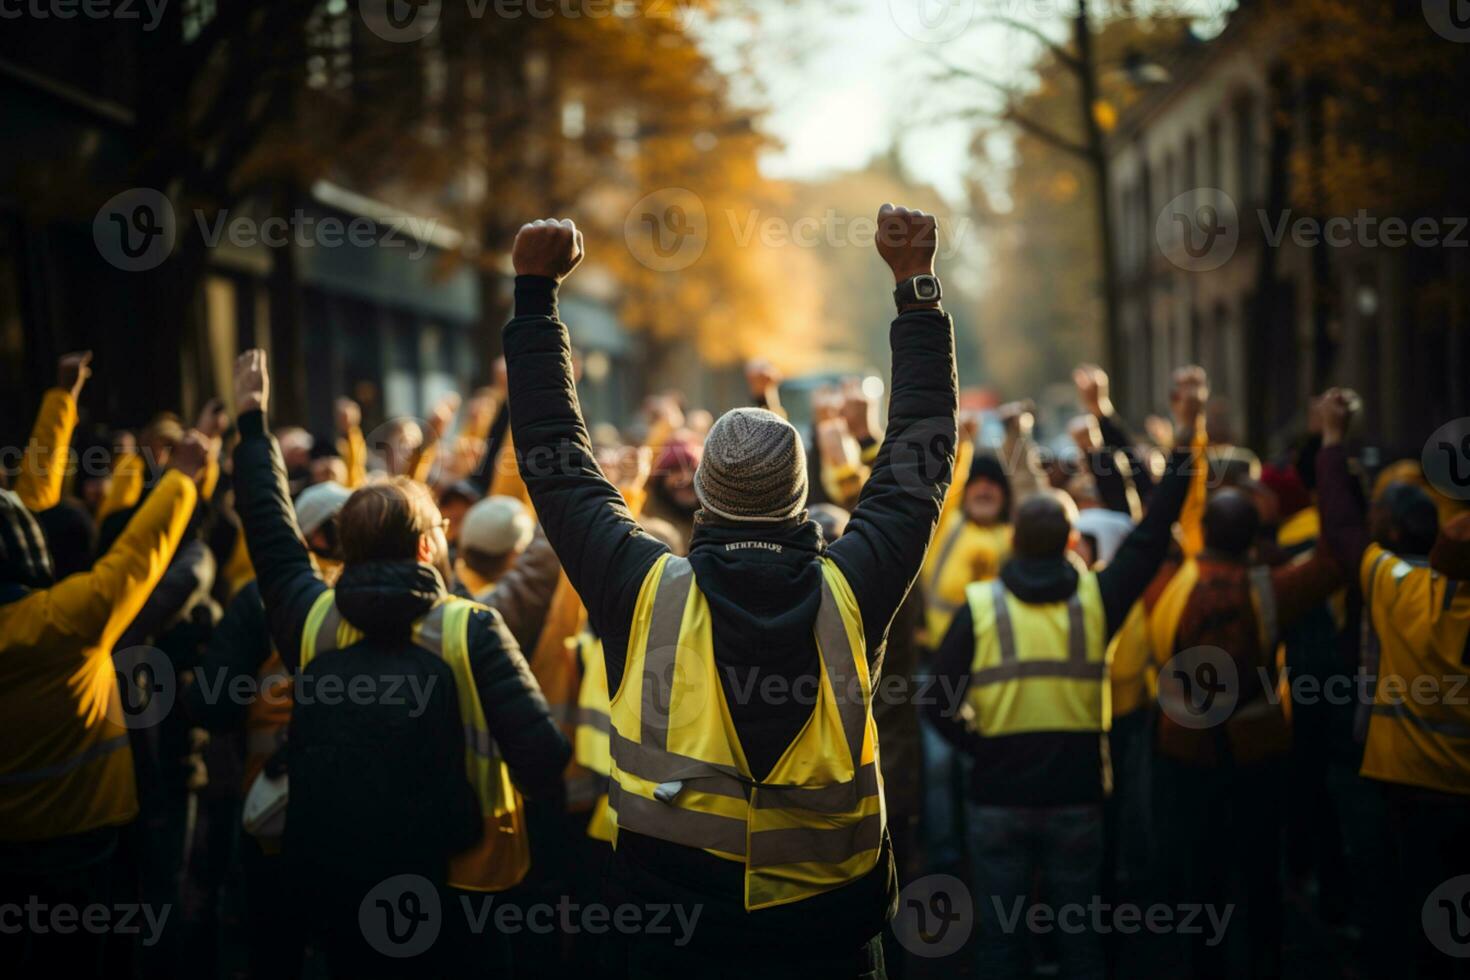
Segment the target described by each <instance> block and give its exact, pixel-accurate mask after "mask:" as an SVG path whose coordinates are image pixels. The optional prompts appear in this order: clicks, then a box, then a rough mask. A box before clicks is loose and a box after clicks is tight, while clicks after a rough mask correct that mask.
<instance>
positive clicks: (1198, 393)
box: [1169, 364, 1210, 445]
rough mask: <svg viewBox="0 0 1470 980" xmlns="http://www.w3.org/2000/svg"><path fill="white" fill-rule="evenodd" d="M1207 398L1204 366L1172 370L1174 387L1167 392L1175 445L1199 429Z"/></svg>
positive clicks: (1207, 384) (1207, 385) (1207, 388)
mask: <svg viewBox="0 0 1470 980" xmlns="http://www.w3.org/2000/svg"><path fill="white" fill-rule="evenodd" d="M1209 400H1210V385H1209V380H1208V379H1207V378H1206V377H1205V369H1204V368H1202V367H1199V366H1198V365H1193V364H1191V365H1189V366H1188V367H1182V368H1179V369H1178V370H1177V371H1175V372H1174V388H1173V390H1172V391H1171V392H1170V393H1169V407H1170V409H1171V410H1172V411H1173V413H1174V430H1175V440H1176V445H1180V444H1182V443H1183V442H1184V441H1185V440H1186V439H1188V438H1192V437H1193V436H1194V434H1195V433H1196V432H1197V431H1198V430H1199V422H1200V419H1201V418H1202V417H1203V416H1204V409H1205V403H1206V402H1208V401H1209Z"/></svg>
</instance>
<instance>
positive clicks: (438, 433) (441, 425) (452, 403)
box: [428, 391, 459, 439]
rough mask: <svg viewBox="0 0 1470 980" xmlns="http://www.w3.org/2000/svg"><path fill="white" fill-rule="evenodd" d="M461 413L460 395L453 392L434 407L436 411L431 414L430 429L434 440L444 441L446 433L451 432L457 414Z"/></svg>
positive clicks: (447, 394) (448, 393)
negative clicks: (451, 425)
mask: <svg viewBox="0 0 1470 980" xmlns="http://www.w3.org/2000/svg"><path fill="white" fill-rule="evenodd" d="M458 411H459V395H458V394H457V393H455V392H453V391H451V392H447V393H446V394H445V395H444V397H443V398H440V399H439V401H438V402H436V403H435V405H434V410H433V411H432V412H430V413H429V420H428V429H429V433H430V435H431V437H432V438H434V439H442V438H444V433H445V432H448V431H449V424H450V423H451V422H453V421H454V416H455V413H457V412H458Z"/></svg>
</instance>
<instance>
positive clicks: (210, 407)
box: [194, 398, 230, 441]
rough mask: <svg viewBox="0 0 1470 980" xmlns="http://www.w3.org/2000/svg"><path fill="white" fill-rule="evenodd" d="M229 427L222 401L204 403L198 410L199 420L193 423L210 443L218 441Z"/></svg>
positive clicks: (228, 416)
mask: <svg viewBox="0 0 1470 980" xmlns="http://www.w3.org/2000/svg"><path fill="white" fill-rule="evenodd" d="M229 427H230V415H229V413H228V412H226V411H225V403H224V399H221V398H211V399H210V400H209V401H207V402H205V403H204V407H203V408H201V409H200V410H199V418H198V420H197V421H195V423H194V428H196V429H198V430H199V431H200V433H202V434H203V435H204V437H205V438H206V439H209V440H211V441H213V440H217V439H219V437H220V436H222V435H224V433H225V430H226V429H228V428H229Z"/></svg>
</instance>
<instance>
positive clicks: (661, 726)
mask: <svg viewBox="0 0 1470 980" xmlns="http://www.w3.org/2000/svg"><path fill="white" fill-rule="evenodd" d="M821 562H822V601H821V605H820V607H819V611H818V613H817V621H816V624H815V628H814V633H815V636H816V642H817V649H818V651H819V653H820V663H821V670H820V674H819V676H818V677H817V678H816V679H815V682H816V683H815V690H814V691H812V692H811V693H812V694H813V695H815V697H813V698H812V700H814V702H815V703H814V705H813V708H812V713H811V717H810V718H809V719H808V720H807V722H806V724H805V725H804V726H802V729H801V731H800V733H799V734H798V735H797V737H796V739H795V741H793V742H792V743H791V745H789V746H788V747H787V749H786V751H785V752H784V753H783V754H782V755H781V758H780V759H779V760H778V761H777V763H776V765H775V767H774V768H773V769H772V770H771V772H770V773H769V774H768V775H767V776H766V777H765V778H764V779H760V780H758V779H756V778H755V777H754V775H753V774H752V773H751V770H750V766H749V763H748V762H747V761H746V759H745V753H744V751H743V749H742V748H741V745H740V738H739V735H738V734H737V733H736V731H735V724H734V722H733V720H732V719H731V715H730V707H729V704H728V703H727V702H726V700H725V694H724V691H723V689H722V687H721V685H720V679H719V674H718V672H717V669H716V665H715V656H714V640H713V636H712V632H711V630H712V627H711V622H710V613H709V604H708V602H707V601H706V599H705V597H704V596H703V594H701V593H700V591H699V589H698V587H697V584H696V583H695V581H694V572H693V569H692V568H691V567H690V565H689V562H688V560H686V559H683V558H676V557H674V556H672V555H665V556H663V557H662V558H660V559H659V560H658V562H656V563H655V564H654V566H653V568H652V569H651V570H650V571H649V573H648V576H647V577H646V578H645V579H644V580H643V586H642V589H641V591H640V592H639V595H638V605H637V608H636V610H635V613H634V618H633V629H632V633H631V636H630V639H629V642H628V661H627V666H626V668H625V670H624V673H623V678H622V681H621V683H620V684H619V687H618V690H617V691H614V692H613V694H612V700H611V706H612V712H611V715H612V730H611V732H610V745H611V749H612V781H611V783H610V784H609V787H608V789H609V796H610V800H609V802H610V803H611V806H612V809H613V811H614V814H615V816H616V825H617V833H618V834H621V833H622V832H624V831H630V832H634V833H638V834H643V835H645V836H648V837H655V838H658V839H659V840H664V841H669V842H671V843H674V844H682V845H684V846H686V847H695V848H701V849H703V850H705V851H707V852H708V853H710V854H713V855H714V856H716V857H719V858H723V859H724V860H727V861H733V862H738V863H740V864H743V865H744V866H745V908H746V909H747V910H755V909H763V908H769V907H771V906H777V905H785V904H789V903H792V902H799V901H802V900H803V899H808V898H811V897H813V896H815V895H819V894H822V893H823V892H827V891H831V890H832V889H835V888H838V887H841V886H842V885H845V884H847V883H849V882H852V881H855V880H857V879H859V878H861V877H863V876H864V875H866V874H868V873H869V872H871V871H872V870H873V868H874V867H876V866H877V863H878V855H879V853H880V852H881V848H882V841H883V835H884V828H885V816H884V808H883V787H882V780H881V776H880V775H879V771H878V730H877V727H876V726H875V725H874V723H873V713H872V691H873V686H872V679H871V677H870V675H869V673H868V663H867V659H866V654H865V651H866V649H867V647H866V644H865V642H864V638H863V627H862V617H861V616H860V615H859V613H858V607H857V599H856V597H855V596H854V595H853V593H852V589H851V588H850V587H849V586H848V584H847V580H846V579H844V578H843V576H842V573H841V572H840V571H838V569H837V566H836V565H834V564H833V563H832V562H831V561H830V560H829V559H825V558H824V559H822V560H821ZM792 696H793V697H798V696H801V697H804V695H800V694H797V693H795V692H793V694H792ZM613 846H614V847H616V846H617V840H616V838H614V841H613Z"/></svg>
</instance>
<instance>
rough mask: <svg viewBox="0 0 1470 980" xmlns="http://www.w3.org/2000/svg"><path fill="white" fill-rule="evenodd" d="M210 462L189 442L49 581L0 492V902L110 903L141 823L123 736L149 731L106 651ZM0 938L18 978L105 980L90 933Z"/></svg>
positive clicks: (161, 560) (188, 438) (29, 525)
mask: <svg viewBox="0 0 1470 980" xmlns="http://www.w3.org/2000/svg"><path fill="white" fill-rule="evenodd" d="M207 456H208V446H207V443H206V440H205V439H204V438H203V437H202V436H200V435H199V434H198V433H195V432H191V433H187V434H186V435H185V436H184V437H183V439H182V440H181V441H180V442H179V444H178V446H177V448H176V449H175V451H174V453H173V456H172V459H171V461H170V467H169V470H168V471H167V472H165V473H164V474H163V475H162V476H161V478H160V479H159V481H158V483H157V485H156V486H155V487H154V489H153V492H152V494H150V495H149V497H148V499H147V501H145V502H144V504H143V506H142V507H140V508H139V509H138V512H137V513H136V514H134V515H133V518H132V520H130V521H129V522H128V525H127V527H126V528H125V529H124V530H123V532H122V534H121V535H119V536H118V538H117V541H116V542H115V543H114V544H113V546H112V548H111V549H110V550H109V551H108V552H107V554H105V555H103V556H102V557H101V558H100V559H99V560H98V562H97V563H96V565H94V566H93V568H92V570H91V571H89V572H79V573H77V574H74V575H71V576H69V577H67V578H65V579H63V580H61V581H60V582H56V581H53V578H52V565H51V560H50V555H49V553H48V551H47V548H46V544H45V541H44V539H43V538H42V537H41V533H40V530H39V528H38V526H37V524H36V522H35V519H34V518H33V517H32V516H31V514H30V512H29V511H28V510H27V509H26V506H25V504H24V503H23V502H22V501H21V499H20V498H19V497H18V496H17V495H16V494H15V493H13V492H11V491H8V490H7V491H0V719H3V721H0V902H5V903H9V902H12V901H18V902H20V903H21V905H24V904H25V902H26V901H27V900H32V901H39V902H42V903H45V904H47V905H59V904H66V905H71V906H73V907H76V908H85V907H86V906H88V905H90V904H92V903H96V902H104V903H105V902H110V901H112V898H111V892H110V887H111V881H112V878H113V875H114V868H113V866H112V857H113V854H114V852H115V851H116V849H117V848H118V842H119V833H120V831H121V830H122V829H123V828H125V827H127V826H128V825H129V824H131V823H132V821H133V820H134V818H135V817H136V816H137V813H138V798H137V791H136V786H135V781H134V775H133V760H132V751H131V749H130V746H129V738H128V731H129V727H130V726H131V725H133V724H139V723H147V719H148V716H147V714H146V712H147V710H148V708H147V707H146V706H142V709H141V710H142V713H139V714H134V713H131V712H130V711H129V710H128V708H133V707H135V706H137V705H138V702H137V701H136V699H135V697H134V696H133V695H132V694H130V696H129V698H128V701H127V708H125V706H124V702H123V699H122V697H121V696H120V693H119V687H118V669H119V668H118V667H115V666H114V663H113V645H114V643H115V641H116V640H117V638H118V636H120V635H121V633H122V632H123V630H124V629H126V628H127V626H128V624H129V623H130V622H131V621H132V619H133V617H134V616H135V615H136V614H137V613H138V611H139V609H140V608H142V606H143V604H144V603H145V602H146V601H147V600H148V597H149V594H150V593H151V592H152V591H153V588H154V586H155V585H156V584H157V582H158V580H159V578H160V576H162V575H163V572H164V570H165V568H167V566H168V564H169V560H170V559H171V558H172V556H173V553H174V550H175V548H177V547H178V544H179V541H180V539H181V538H182V537H183V535H184V532H185V529H186V528H187V526H188V524H189V520H190V518H191V516H192V515H193V513H194V506H195V503H196V501H197V499H198V490H197V488H196V486H195V480H196V479H197V478H198V476H199V475H200V474H201V473H202V472H203V470H204V467H205V462H206V457H207ZM145 663H146V660H145ZM148 665H149V666H157V665H156V664H148ZM125 666H126V665H125ZM5 932H6V934H5V935H4V936H3V937H0V955H4V957H5V965H6V969H7V970H8V971H11V972H13V973H15V975H17V976H82V977H100V976H102V975H103V949H104V937H102V936H101V935H97V934H95V933H92V932H86V931H81V930H78V931H76V932H75V933H68V934H65V935H61V934H58V933H56V932H50V931H48V932H46V933H40V934H34V935H32V934H30V932H29V930H27V929H24V928H22V930H21V931H20V932H18V933H17V932H15V931H13V930H11V929H7V930H6V931H5Z"/></svg>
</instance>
